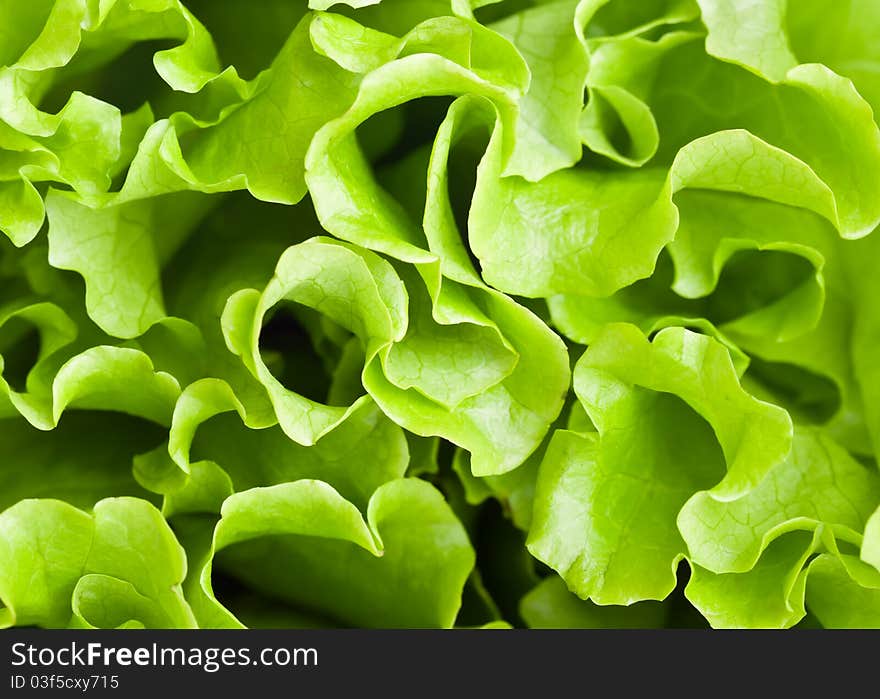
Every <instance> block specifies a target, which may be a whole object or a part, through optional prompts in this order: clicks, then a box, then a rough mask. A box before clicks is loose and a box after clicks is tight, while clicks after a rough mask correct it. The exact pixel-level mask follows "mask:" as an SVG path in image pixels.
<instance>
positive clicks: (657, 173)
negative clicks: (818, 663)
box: [0, 0, 880, 628]
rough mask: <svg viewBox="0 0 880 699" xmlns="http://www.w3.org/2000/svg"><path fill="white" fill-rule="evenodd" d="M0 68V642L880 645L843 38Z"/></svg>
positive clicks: (877, 339) (14, 7) (160, 56)
mask: <svg viewBox="0 0 880 699" xmlns="http://www.w3.org/2000/svg"><path fill="white" fill-rule="evenodd" d="M0 27H2V29H0V281H2V286H0V486H2V487H0V626H2V627H8V626H15V625H22V626H41V627H50V628H57V627H73V628H241V627H282V628H284V627H286V628H290V627H316V626H317V627H323V626H347V627H406V628H412V627H424V628H449V627H454V626H458V627H463V626H495V627H507V626H510V625H513V626H527V627H533V628H547V627H551V628H615V627H618V628H619V627H626V628H631V627H642V628H659V627H682V626H706V625H708V626H712V627H716V628H788V627H792V626H796V625H809V626H817V625H818V626H823V627H827V628H838V627H878V626H880V474H878V472H877V466H878V459H880V370H878V368H877V361H876V357H877V355H878V351H880V302H878V299H880V281H878V275H877V274H876V270H875V267H876V266H877V264H878V263H880V248H878V246H880V232H878V228H880V126H878V118H877V116H876V115H877V113H878V112H880V77H878V76H880V70H878V65H880V49H878V47H880V10H878V8H877V4H876V3H875V2H873V1H871V0H846V1H845V2H839V1H838V2H832V1H831V0H799V1H798V2H796V3H795V2H783V0H754V1H752V2H738V1H737V0H640V1H639V2H636V0H346V1H342V0H340V1H332V0H331V1H328V0H310V1H309V2H306V0H298V1H297V2H288V1H285V0H266V2H260V3H252V2H246V1H245V0H230V1H229V2H224V3H214V2H210V1H209V0H191V1H188V2H181V0H125V1H123V0H106V1H101V2H97V1H95V0H40V1H39V2H24V0H16V1H14V2H7V3H4V4H2V6H0Z"/></svg>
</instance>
